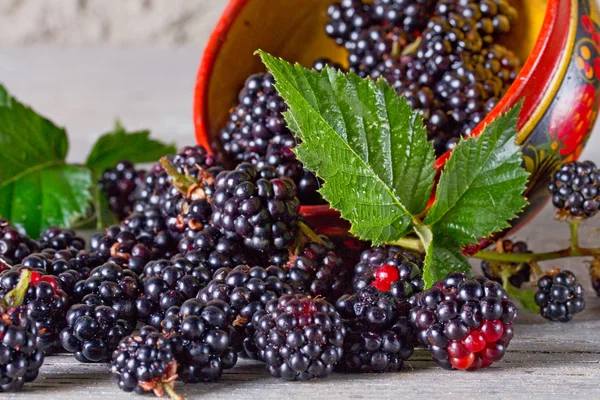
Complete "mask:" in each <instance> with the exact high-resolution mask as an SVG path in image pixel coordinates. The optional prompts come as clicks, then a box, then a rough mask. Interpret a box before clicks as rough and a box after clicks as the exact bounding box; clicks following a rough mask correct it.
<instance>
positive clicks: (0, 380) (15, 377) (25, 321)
mask: <svg viewBox="0 0 600 400" xmlns="http://www.w3.org/2000/svg"><path fill="white" fill-rule="evenodd" d="M0 332H1V335H2V342H0V392H16V391H19V390H21V388H22V387H23V385H24V384H25V383H26V382H32V381H34V380H35V378H37V376H38V373H39V370H40V367H41V366H42V364H43V362H44V353H43V352H42V350H41V349H40V347H39V346H38V345H37V344H36V334H37V330H36V327H35V323H34V322H33V321H32V320H31V319H30V318H28V317H26V316H25V314H24V313H23V312H21V310H20V309H19V308H18V307H17V308H13V309H10V310H9V309H8V308H6V307H4V306H0Z"/></svg>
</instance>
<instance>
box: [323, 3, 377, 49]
mask: <svg viewBox="0 0 600 400" xmlns="http://www.w3.org/2000/svg"><path fill="white" fill-rule="evenodd" d="M327 16H328V20H327V24H326V25H325V32H326V33H327V36H329V37H330V38H332V39H334V40H335V42H336V43H337V44H338V45H340V46H342V45H344V44H345V43H346V42H347V41H348V40H349V39H350V36H351V35H352V34H353V33H358V32H360V31H362V30H364V29H366V28H368V27H369V26H371V25H372V23H373V16H372V8H371V5H370V4H367V3H366V2H363V1H362V0H341V1H340V2H336V3H333V4H331V5H330V6H329V8H328V9H327Z"/></svg>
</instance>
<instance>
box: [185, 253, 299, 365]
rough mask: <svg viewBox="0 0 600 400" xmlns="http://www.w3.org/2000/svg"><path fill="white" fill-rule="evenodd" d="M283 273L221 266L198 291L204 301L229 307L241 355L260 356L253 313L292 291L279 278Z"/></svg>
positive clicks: (260, 268) (235, 344)
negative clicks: (217, 301)
mask: <svg viewBox="0 0 600 400" xmlns="http://www.w3.org/2000/svg"><path fill="white" fill-rule="evenodd" d="M284 276H285V272H283V270H281V269H279V268H277V267H274V266H272V267H269V268H266V269H265V268H262V267H250V266H247V265H238V266H237V267H235V268H233V269H230V268H221V269H219V270H217V271H216V272H215V274H214V276H213V280H212V281H211V282H210V283H209V284H208V286H206V287H205V288H204V289H202V290H200V292H198V296H197V297H198V298H199V299H201V300H202V301H204V302H205V303H208V302H210V301H211V300H220V301H224V302H226V303H228V304H229V305H230V306H231V308H232V310H233V314H234V317H235V321H234V326H235V328H236V329H237V332H238V334H237V340H236V342H235V343H234V346H235V348H236V350H237V351H238V352H243V353H242V355H243V356H247V357H249V358H252V359H259V356H258V349H257V348H256V344H255V343H254V332H255V330H254V327H253V326H252V317H253V315H254V313H256V312H257V311H259V310H264V309H265V306H266V304H267V303H268V302H269V301H271V300H276V299H278V298H279V297H280V296H282V295H284V294H292V293H293V289H292V287H291V286H290V285H288V284H286V283H285V281H284V280H283V279H282V278H283V277H284Z"/></svg>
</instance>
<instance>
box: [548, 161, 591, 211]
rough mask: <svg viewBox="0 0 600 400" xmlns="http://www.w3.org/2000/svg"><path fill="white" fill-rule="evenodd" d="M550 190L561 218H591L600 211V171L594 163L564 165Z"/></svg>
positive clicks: (576, 162)
mask: <svg viewBox="0 0 600 400" xmlns="http://www.w3.org/2000/svg"><path fill="white" fill-rule="evenodd" d="M548 190H549V191H550V194H551V195H552V204H554V207H556V208H558V210H559V211H558V214H559V216H561V217H567V216H571V217H576V218H589V217H592V216H594V215H596V213H597V212H598V209H600V171H599V170H598V168H597V167H596V164H594V163H593V162H592V161H573V162H570V163H567V164H564V165H563V166H562V167H561V168H560V169H559V170H558V171H557V172H556V173H555V174H554V175H553V176H552V180H551V182H550V184H549V185H548Z"/></svg>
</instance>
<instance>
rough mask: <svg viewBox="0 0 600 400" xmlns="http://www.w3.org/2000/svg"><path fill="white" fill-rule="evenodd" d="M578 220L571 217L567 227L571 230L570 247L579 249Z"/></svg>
mask: <svg viewBox="0 0 600 400" xmlns="http://www.w3.org/2000/svg"><path fill="white" fill-rule="evenodd" d="M579 222H580V220H579V219H578V218H571V220H570V221H569V228H570V230H571V248H572V249H579Z"/></svg>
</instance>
